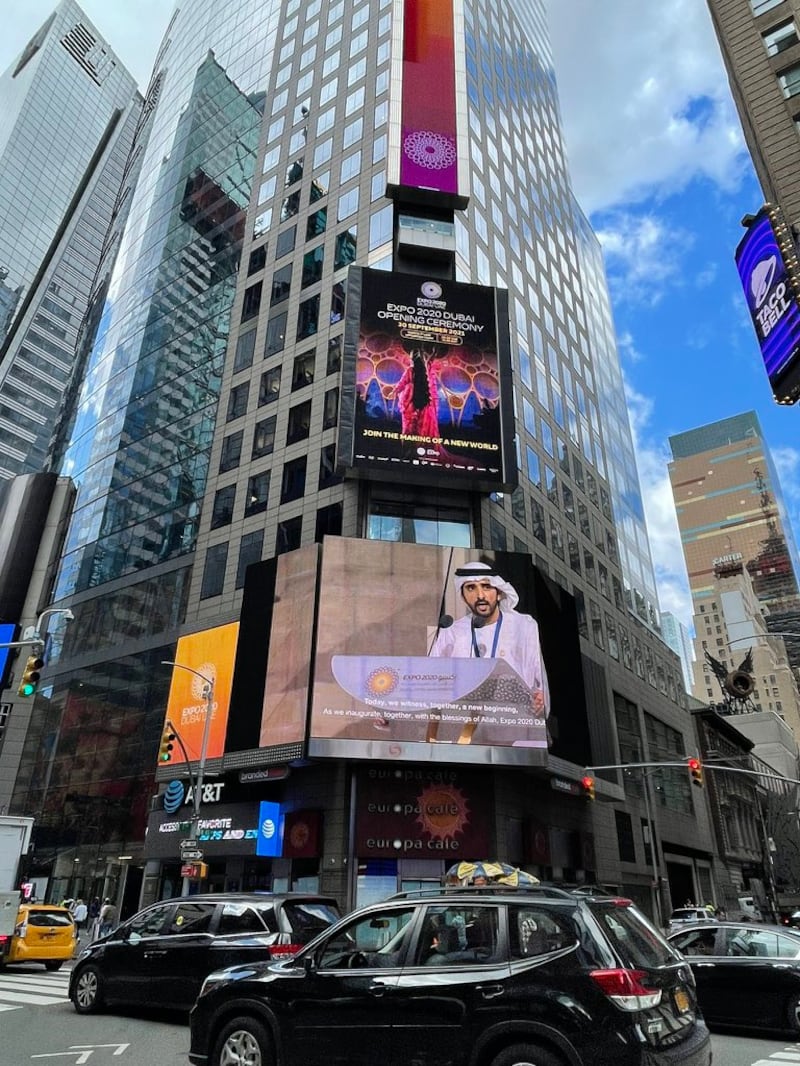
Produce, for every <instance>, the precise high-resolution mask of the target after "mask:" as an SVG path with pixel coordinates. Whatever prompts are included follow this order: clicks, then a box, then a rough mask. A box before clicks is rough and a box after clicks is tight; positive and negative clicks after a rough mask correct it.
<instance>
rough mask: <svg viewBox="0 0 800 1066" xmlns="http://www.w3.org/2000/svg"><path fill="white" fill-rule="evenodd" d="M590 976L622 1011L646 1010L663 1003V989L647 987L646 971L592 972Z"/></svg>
mask: <svg viewBox="0 0 800 1066" xmlns="http://www.w3.org/2000/svg"><path fill="white" fill-rule="evenodd" d="M589 976H590V977H591V978H592V980H593V981H594V983H595V984H596V985H598V986H599V988H600V990H601V991H602V992H605V994H606V995H607V996H608V998H609V999H610V1000H613V1002H614V1003H616V1005H617V1006H618V1007H620V1008H621V1009H622V1010H645V1009H646V1008H647V1007H657V1006H658V1004H659V1003H660V1002H661V989H660V988H647V987H646V986H645V984H644V981H645V980H646V978H647V974H646V973H645V972H644V970H592V971H591V972H590V974H589Z"/></svg>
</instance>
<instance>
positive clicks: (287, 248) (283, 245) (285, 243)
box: [275, 226, 297, 259]
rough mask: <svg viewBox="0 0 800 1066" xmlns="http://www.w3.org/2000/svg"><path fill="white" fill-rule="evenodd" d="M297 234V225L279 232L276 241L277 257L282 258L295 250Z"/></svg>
mask: <svg viewBox="0 0 800 1066" xmlns="http://www.w3.org/2000/svg"><path fill="white" fill-rule="evenodd" d="M296 234H297V226H289V228H288V229H285V230H283V231H282V232H281V233H279V234H278V237H277V240H276V241H275V258H276V259H282V258H283V257H284V256H285V255H288V254H289V252H293V251H294V242H295V236H296Z"/></svg>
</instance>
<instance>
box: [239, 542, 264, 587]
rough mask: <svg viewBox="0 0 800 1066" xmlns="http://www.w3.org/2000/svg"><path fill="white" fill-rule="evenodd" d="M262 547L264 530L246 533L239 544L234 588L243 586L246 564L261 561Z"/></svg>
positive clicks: (250, 564)
mask: <svg viewBox="0 0 800 1066" xmlns="http://www.w3.org/2000/svg"><path fill="white" fill-rule="evenodd" d="M263 547H264V530H263V529H257V530H255V532H253V533H246V534H245V535H244V536H243V537H242V540H241V543H240V544H239V562H238V564H237V566H236V588H237V589H240V588H244V580H245V575H246V573H247V568H248V566H252V565H253V563H260V562H261V552H262V550H263Z"/></svg>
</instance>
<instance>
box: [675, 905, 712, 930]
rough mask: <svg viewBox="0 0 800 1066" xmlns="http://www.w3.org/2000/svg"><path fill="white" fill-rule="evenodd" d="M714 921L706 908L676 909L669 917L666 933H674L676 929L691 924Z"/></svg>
mask: <svg viewBox="0 0 800 1066" xmlns="http://www.w3.org/2000/svg"><path fill="white" fill-rule="evenodd" d="M715 920H716V919H715V918H714V914H713V912H712V911H710V910H708V908H707V907H678V908H677V910H674V911H673V912H672V914H670V916H669V925H668V927H667V928H668V931H669V932H670V933H674V932H675V931H676V930H677V929H682V928H683V926H685V925H689V924H691V923H692V922H713V921H715Z"/></svg>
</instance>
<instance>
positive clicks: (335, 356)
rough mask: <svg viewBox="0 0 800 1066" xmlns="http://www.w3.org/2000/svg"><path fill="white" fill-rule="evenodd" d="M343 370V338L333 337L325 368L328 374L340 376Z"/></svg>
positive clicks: (330, 341) (329, 345)
mask: <svg viewBox="0 0 800 1066" xmlns="http://www.w3.org/2000/svg"><path fill="white" fill-rule="evenodd" d="M341 369H342V338H341V336H338V337H331V338H330V340H329V341H328V361H327V363H326V366H325V373H326V374H338V373H339V371H340V370H341Z"/></svg>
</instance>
